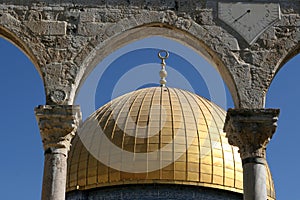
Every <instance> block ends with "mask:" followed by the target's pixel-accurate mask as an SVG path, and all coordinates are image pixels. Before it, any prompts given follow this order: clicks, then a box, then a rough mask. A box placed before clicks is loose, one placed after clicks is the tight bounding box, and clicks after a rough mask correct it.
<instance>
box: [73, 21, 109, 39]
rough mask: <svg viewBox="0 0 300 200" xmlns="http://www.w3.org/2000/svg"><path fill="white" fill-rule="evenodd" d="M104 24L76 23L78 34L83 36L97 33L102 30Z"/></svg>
mask: <svg viewBox="0 0 300 200" xmlns="http://www.w3.org/2000/svg"><path fill="white" fill-rule="evenodd" d="M104 27H105V24H103V23H96V22H86V23H80V24H78V34H79V35H84V36H93V35H98V34H99V32H103V29H104Z"/></svg>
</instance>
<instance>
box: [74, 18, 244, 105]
mask: <svg viewBox="0 0 300 200" xmlns="http://www.w3.org/2000/svg"><path fill="white" fill-rule="evenodd" d="M192 26H199V25H198V24H197V25H195V24H193V25H192ZM190 30H191V29H190ZM203 30H204V29H203ZM151 36H162V37H166V38H169V39H172V40H175V41H177V42H179V43H181V44H183V45H186V46H188V47H190V48H191V49H193V50H194V51H195V52H197V53H198V54H199V55H201V56H202V57H204V58H205V59H206V60H207V61H208V62H209V63H210V64H211V65H212V66H213V67H215V68H216V69H217V71H218V72H219V73H220V75H221V77H222V79H223V80H224V82H225V83H226V84H227V86H228V88H229V90H230V93H231V95H232V97H233V101H234V103H235V105H238V104H239V97H238V91H237V88H236V84H235V81H234V79H233V77H232V75H231V73H230V72H229V70H228V67H226V66H225V64H224V62H223V61H222V58H220V57H219V55H218V53H217V52H215V51H214V50H212V48H211V47H209V45H207V44H206V43H205V42H206V41H204V39H200V38H199V37H201V36H200V35H198V36H195V35H194V34H191V33H190V31H186V30H182V29H179V28H177V27H174V26H171V25H168V24H163V23H149V24H145V25H141V26H136V27H134V28H131V29H128V30H126V31H123V32H122V33H119V34H115V35H114V36H113V37H111V38H109V39H107V40H105V41H103V42H101V43H99V44H98V45H97V46H95V47H94V49H93V50H91V52H90V55H88V56H87V57H86V58H85V60H84V61H83V63H82V65H81V72H80V73H78V74H79V76H77V80H76V81H75V83H77V84H78V85H77V86H76V91H74V92H75V93H73V94H71V95H70V96H73V99H74V97H75V96H76V94H77V93H78V91H79V89H80V87H81V85H82V84H83V82H84V81H85V79H86V78H87V77H88V75H89V74H90V73H91V71H92V70H93V69H94V68H95V67H96V65H97V64H98V63H99V62H101V60H103V59H104V58H105V57H106V56H108V55H109V54H111V53H112V52H114V51H115V50H117V49H119V48H121V47H123V46H125V45H127V44H129V43H131V42H134V41H137V40H140V39H143V38H147V37H151ZM106 47H109V48H106Z"/></svg>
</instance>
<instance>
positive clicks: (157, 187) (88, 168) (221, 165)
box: [67, 87, 275, 199]
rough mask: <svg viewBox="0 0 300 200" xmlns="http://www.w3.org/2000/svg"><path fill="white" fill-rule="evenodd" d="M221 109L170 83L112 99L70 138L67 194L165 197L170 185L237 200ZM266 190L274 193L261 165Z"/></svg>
mask: <svg viewBox="0 0 300 200" xmlns="http://www.w3.org/2000/svg"><path fill="white" fill-rule="evenodd" d="M225 116H226V112H225V111H224V110H223V109H222V108H220V107H219V106H217V105H215V104H214V103H212V102H210V101H209V100H207V99H205V98H202V97H199V96H198V95H196V94H193V93H191V92H187V91H184V90H181V89H175V88H167V87H152V88H145V89H140V90H137V91H134V92H131V93H128V94H125V95H123V96H120V97H118V98H116V99H114V100H112V101H111V102H109V103H107V104H106V105H104V106H102V107H101V108H99V109H98V110H97V111H95V112H94V113H93V114H92V115H91V116H90V117H89V118H88V119H87V120H86V121H85V122H84V123H83V124H82V126H81V128H80V129H79V131H78V134H77V136H76V137H75V139H74V140H73V141H72V147H71V151H70V153H69V158H68V175H67V192H68V193H67V199H79V198H75V197H76V196H77V197H78V195H79V194H80V195H81V196H85V197H86V199H89V198H87V194H88V193H89V196H93V195H96V193H97V191H100V192H98V193H99V194H98V193H97V195H100V196H101V195H105V194H106V198H105V199H114V198H116V197H120V196H122V195H123V197H124V196H126V194H127V193H130V194H131V195H132V196H131V197H132V198H131V199H138V198H140V199H156V198H155V197H158V196H159V195H161V196H159V199H170V198H173V197H171V196H168V195H170V192H168V191H171V190H172V191H174V195H175V196H180V195H183V196H181V197H182V198H188V197H186V196H185V195H193V197H195V198H196V197H197V198H198V197H200V196H201V195H215V194H216V195H217V194H218V195H219V196H220V198H219V199H241V198H242V192H243V168H242V163H241V158H240V155H239V153H238V149H237V148H236V147H233V146H231V145H230V144H229V143H228V140H227V138H226V137H225V133H224V132H223V125H224V120H225ZM134 188H138V189H137V190H134ZM149 191H151V192H150V193H149ZM166 191H167V192H166ZM214 192H215V193H214ZM166 193H167V194H166ZM267 193H268V197H269V199H275V192H274V186H273V181H272V177H271V174H270V171H269V168H268V167H267ZM107 194H109V195H107ZM147 195H148V196H149V198H146V197H148V196H147ZM151 195H152V196H151ZM153 195H154V196H153ZM163 195H167V196H163ZM199 195H200V196H199ZM226 195H227V196H226ZM230 195H231V196H230ZM143 197H145V198H143ZM212 197H214V196H212ZM216 198H217V196H216V197H214V199H216ZM82 199H85V198H82ZM100 199H101V198H100ZM116 199H118V198H116ZM123 199H126V198H123ZM179 199H181V198H179ZM199 199H201V198H199Z"/></svg>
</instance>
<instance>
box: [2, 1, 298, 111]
mask: <svg viewBox="0 0 300 200" xmlns="http://www.w3.org/2000/svg"><path fill="white" fill-rule="evenodd" d="M242 1H243V0H242ZM223 2H225V1H223ZM226 2H230V1H229V0H228V1H226ZM248 2H249V1H248ZM251 2H277V3H279V4H280V7H281V12H282V19H281V20H280V21H279V22H277V23H276V24H274V26H272V27H270V28H269V29H268V30H266V31H265V32H264V33H263V34H262V35H261V36H260V37H259V39H258V40H257V41H256V42H255V43H254V44H252V45H249V44H247V43H246V42H245V40H243V39H242V38H241V36H240V35H239V34H238V33H236V32H235V31H234V30H233V29H232V28H230V27H229V26H227V25H226V24H225V23H223V22H222V21H221V20H219V19H218V15H217V9H218V1H217V0H153V1H150V0H127V1H125V0H118V1H117V0H99V1H92V0H90V1H86V0H65V1H58V0H44V1H42V0H40V1H33V0H29V1H26V0H23V1H22V0H1V1H0V35H1V36H3V37H5V38H7V39H9V40H10V41H12V42H13V43H15V44H16V45H17V46H18V47H20V48H21V49H22V50H23V51H24V52H25V53H26V54H27V55H28V56H29V57H30V59H31V60H32V62H33V63H34V64H35V66H36V68H37V70H38V71H39V72H40V74H41V76H42V78H43V81H44V85H45V95H46V97H47V98H46V99H47V102H46V103H47V104H72V103H73V101H74V97H75V94H76V92H77V91H78V88H79V87H80V85H81V84H82V82H83V81H84V79H85V78H86V77H87V76H88V74H89V72H90V71H91V70H92V69H93V68H94V67H95V65H96V64H97V62H99V61H101V59H103V58H104V57H105V56H107V55H109V53H111V52H113V51H114V50H116V49H117V48H119V47H120V46H122V45H125V44H127V43H130V42H131V41H133V40H134V39H136V38H143V37H146V36H151V35H164V34H163V33H164V32H165V35H164V36H167V37H169V38H176V39H177V40H179V41H180V42H182V43H184V44H187V45H190V46H193V47H194V48H195V49H197V50H198V51H199V52H201V53H202V54H203V55H205V56H206V57H207V58H208V59H210V60H211V61H212V62H213V63H214V64H215V66H216V67H217V68H218V70H219V71H220V74H221V76H222V77H223V79H224V81H225V82H226V83H227V85H228V87H229V89H230V91H231V93H232V96H233V99H234V102H235V105H236V107H242V108H262V107H264V100H265V95H266V92H267V89H268V88H269V86H270V83H271V81H272V79H273V78H274V76H275V74H276V72H277V71H278V70H279V69H280V67H281V66H282V65H283V64H284V63H285V62H286V61H288V60H289V59H290V58H291V57H293V56H294V55H296V54H298V53H299V51H300V45H299V41H300V31H299V28H300V2H299V1H294V0H277V1H264V0H257V1H251ZM156 29H160V30H162V31H157V30H156ZM141 30H142V33H143V34H141V33H139V31H141ZM147 30H153V31H147ZM155 30H156V31H155ZM129 35H131V37H127V39H124V38H126V37H125V36H129ZM183 36H184V37H183ZM186 38H189V39H186ZM187 40H189V41H187ZM108 47H109V48H108Z"/></svg>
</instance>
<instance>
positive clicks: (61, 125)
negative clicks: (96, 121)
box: [35, 105, 81, 156]
mask: <svg viewBox="0 0 300 200" xmlns="http://www.w3.org/2000/svg"><path fill="white" fill-rule="evenodd" d="M35 115H36V118H37V121H38V125H39V128H40V133H41V137H42V141H43V145H44V149H45V151H46V152H47V151H56V149H66V150H67V151H69V149H70V143H71V140H72V138H73V137H74V135H75V132H76V130H77V127H78V126H79V122H80V120H81V112H80V108H79V106H72V105H67V106H66V105H65V106H58V105H54V106H53V105H52V106H50V105H45V106H39V107H37V108H36V109H35ZM65 156H66V155H65Z"/></svg>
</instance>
